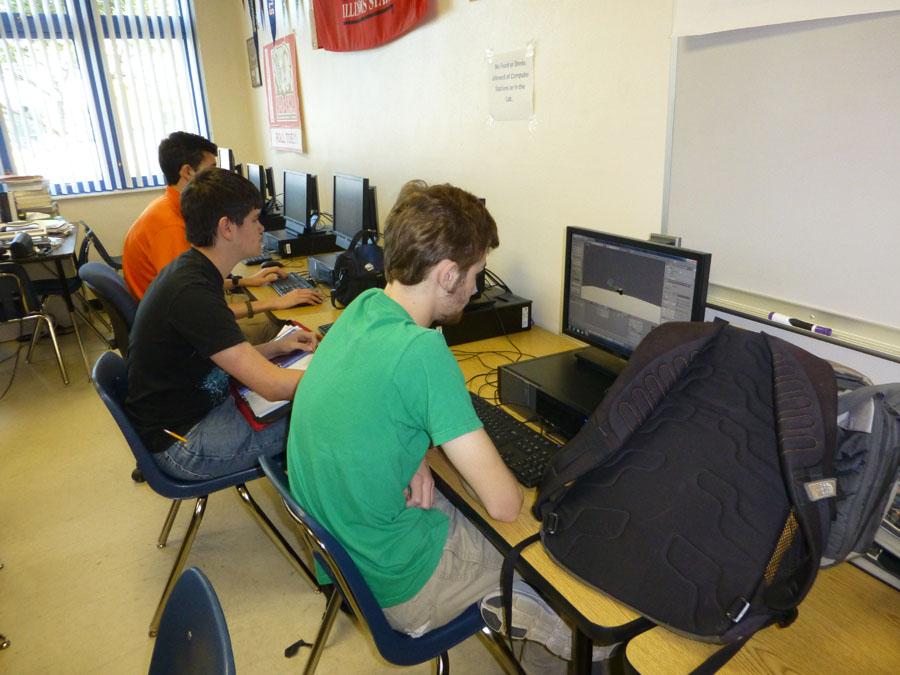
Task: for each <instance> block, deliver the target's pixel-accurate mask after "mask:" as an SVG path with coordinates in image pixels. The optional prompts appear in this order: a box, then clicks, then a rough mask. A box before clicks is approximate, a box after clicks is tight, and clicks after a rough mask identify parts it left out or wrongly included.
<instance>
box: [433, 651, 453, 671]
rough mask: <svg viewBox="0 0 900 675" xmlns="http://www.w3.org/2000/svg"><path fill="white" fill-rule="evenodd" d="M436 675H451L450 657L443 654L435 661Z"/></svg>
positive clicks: (445, 653)
mask: <svg viewBox="0 0 900 675" xmlns="http://www.w3.org/2000/svg"><path fill="white" fill-rule="evenodd" d="M434 673H435V675H449V673H450V655H449V654H447V652H443V653H442V654H441V655H440V656H438V657H437V658H436V659H435V660H434Z"/></svg>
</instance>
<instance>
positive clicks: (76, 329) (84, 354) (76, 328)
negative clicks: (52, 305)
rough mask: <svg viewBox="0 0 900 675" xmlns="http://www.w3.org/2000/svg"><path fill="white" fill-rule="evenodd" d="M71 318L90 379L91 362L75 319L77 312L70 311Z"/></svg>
mask: <svg viewBox="0 0 900 675" xmlns="http://www.w3.org/2000/svg"><path fill="white" fill-rule="evenodd" d="M69 318H70V319H72V330H73V331H75V339H76V340H78V348H79V349H80V350H81V358H82V360H83V361H84V370H85V372H87V376H88V381H90V379H91V364H89V363H88V357H87V352H86V351H84V343H83V342H82V341H81V331H80V330H78V321H77V320H76V319H75V313H74V312H69Z"/></svg>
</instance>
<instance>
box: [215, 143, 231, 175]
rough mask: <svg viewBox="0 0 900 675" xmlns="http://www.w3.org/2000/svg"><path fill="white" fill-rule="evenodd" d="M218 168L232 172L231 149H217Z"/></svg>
mask: <svg viewBox="0 0 900 675" xmlns="http://www.w3.org/2000/svg"><path fill="white" fill-rule="evenodd" d="M218 154H219V168H220V169H225V170H226V171H233V170H234V153H233V152H232V151H231V148H222V147H220V148H219V153H218Z"/></svg>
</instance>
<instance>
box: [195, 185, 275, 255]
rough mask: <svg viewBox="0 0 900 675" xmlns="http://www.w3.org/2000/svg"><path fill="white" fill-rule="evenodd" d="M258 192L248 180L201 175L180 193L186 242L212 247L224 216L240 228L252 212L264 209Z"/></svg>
mask: <svg viewBox="0 0 900 675" xmlns="http://www.w3.org/2000/svg"><path fill="white" fill-rule="evenodd" d="M262 207H263V200H262V197H261V196H260V194H259V190H257V189H256V186H255V185H253V183H251V182H250V181H249V180H247V179H246V178H244V177H243V176H240V175H238V174H236V173H232V172H231V171H226V170H225V169H218V168H215V167H213V168H211V169H206V170H205V171H201V172H200V173H198V174H197V175H196V176H194V180H192V181H191V182H190V183H188V184H187V187H186V188H184V192H182V193H181V215H182V216H184V229H185V233H186V234H187V240H188V241H189V242H190V243H191V244H193V245H194V246H201V247H207V246H212V245H213V244H214V243H215V241H216V232H217V230H218V227H219V220H221V218H222V217H223V216H224V217H225V218H228V220H230V221H231V222H232V223H235V224H237V225H240V224H241V223H243V222H244V218H246V217H247V214H248V213H250V212H251V211H252V210H253V209H261V208H262Z"/></svg>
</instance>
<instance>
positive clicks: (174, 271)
mask: <svg viewBox="0 0 900 675" xmlns="http://www.w3.org/2000/svg"><path fill="white" fill-rule="evenodd" d="M261 208H262V199H261V197H260V195H259V192H258V191H257V190H256V188H255V187H254V186H253V185H252V184H251V183H250V182H249V181H248V180H246V179H244V178H243V177H241V176H239V175H237V174H234V173H231V172H229V171H224V170H222V169H215V168H213V169H209V170H207V171H204V172H201V173H200V174H198V175H197V176H196V177H195V178H194V180H193V181H191V183H190V184H189V185H188V186H187V187H186V188H185V190H184V192H183V193H182V195H181V210H182V213H183V215H184V219H185V226H186V227H185V229H186V233H187V239H188V241H189V242H190V243H191V246H192V248H191V249H190V250H189V251H187V252H185V253H183V254H182V255H180V256H179V257H178V258H176V259H175V260H174V261H172V262H171V263H170V264H169V265H167V266H166V267H165V268H163V270H162V271H161V272H160V274H159V276H157V278H156V279H155V280H154V281H153V283H152V284H151V285H150V287H149V288H148V289H147V293H146V295H145V296H144V298H143V299H142V300H141V303H140V305H139V306H138V311H137V315H136V317H135V322H134V327H133V328H132V331H131V340H130V348H129V352H128V359H127V362H128V397H127V399H126V407H127V410H128V413H129V415H130V416H131V417H132V419H133V420H134V423H135V427H136V428H137V430H138V433H139V434H140V435H141V437H142V438H143V440H144V442H145V443H146V444H147V447H148V448H149V449H150V450H151V451H152V452H153V453H154V459H155V460H156V462H157V464H159V466H160V467H161V468H162V469H163V470H164V471H165V472H166V473H168V474H170V475H172V476H175V477H178V478H185V479H189V480H190V479H193V480H198V479H204V478H211V477H215V476H221V475H224V474H228V473H232V472H235V471H240V470H242V469H246V468H248V467H250V466H253V465H254V464H256V461H257V457H258V456H259V455H261V454H265V455H274V454H278V453H280V452H282V451H283V450H284V443H285V435H286V432H287V420H286V419H281V420H278V421H276V422H274V423H272V424H270V425H269V426H267V427H265V428H264V429H262V430H261V431H254V430H253V429H252V428H251V427H250V425H249V424H248V422H247V420H246V419H245V418H244V416H243V415H242V414H241V413H240V412H239V411H238V410H237V408H236V406H235V402H234V399H233V397H232V396H231V395H230V393H229V389H228V376H229V375H231V376H233V377H234V378H235V379H237V380H239V381H240V382H242V383H243V384H245V385H247V386H248V387H250V388H251V389H253V390H254V391H256V392H258V393H260V394H261V395H262V396H264V397H265V398H267V399H269V400H272V401H276V400H284V399H291V398H293V396H294V392H295V390H296V388H297V383H298V382H299V381H300V378H301V377H302V372H300V371H296V370H288V369H284V368H279V367H277V366H275V365H273V364H272V363H270V362H269V359H270V358H271V357H273V356H277V355H279V354H285V353H288V352H291V351H294V350H296V349H315V347H316V338H315V336H314V335H313V334H311V333H308V332H305V331H295V332H293V333H290V334H289V335H287V336H285V337H284V338H282V339H280V340H277V341H275V342H269V343H265V344H262V345H258V346H256V347H253V346H251V345H250V343H248V342H247V341H246V339H245V338H244V335H243V334H242V333H241V331H240V329H239V328H238V325H237V323H236V321H235V319H234V314H233V313H232V312H231V310H229V309H228V305H227V303H226V301H225V299H224V297H223V296H222V284H223V280H224V278H225V276H226V275H227V274H228V273H229V272H230V271H231V269H232V268H233V267H234V266H235V265H236V264H237V263H238V262H239V261H241V260H242V259H244V258H247V257H250V256H252V255H257V254H258V253H259V251H260V245H261V243H262V234H263V228H262V225H260V223H259V212H260V209H261ZM181 438H183V439H186V442H185V441H184V440H179V439H181Z"/></svg>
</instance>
